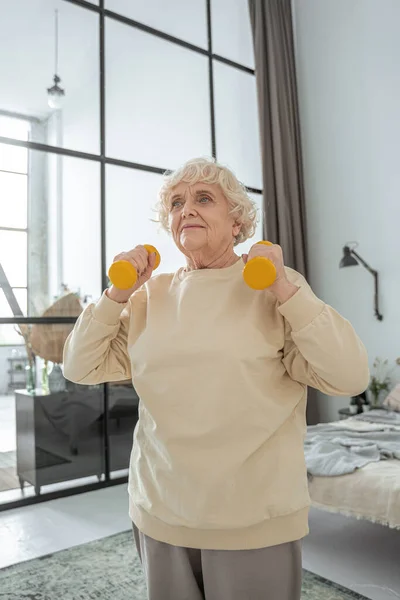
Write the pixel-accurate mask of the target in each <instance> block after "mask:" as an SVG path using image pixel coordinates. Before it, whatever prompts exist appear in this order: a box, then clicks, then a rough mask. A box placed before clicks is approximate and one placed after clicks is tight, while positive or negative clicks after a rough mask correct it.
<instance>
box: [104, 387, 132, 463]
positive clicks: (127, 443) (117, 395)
mask: <svg viewBox="0 0 400 600" xmlns="http://www.w3.org/2000/svg"><path fill="white" fill-rule="evenodd" d="M108 406H109V425H108V432H109V444H110V471H122V470H124V469H128V468H129V458H130V454H131V451H132V440H133V431H134V429H135V426H136V423H137V421H138V418H139V414H138V410H139V397H138V395H137V394H136V392H135V390H134V389H133V387H132V382H131V381H126V382H122V383H118V384H117V383H113V384H108Z"/></svg>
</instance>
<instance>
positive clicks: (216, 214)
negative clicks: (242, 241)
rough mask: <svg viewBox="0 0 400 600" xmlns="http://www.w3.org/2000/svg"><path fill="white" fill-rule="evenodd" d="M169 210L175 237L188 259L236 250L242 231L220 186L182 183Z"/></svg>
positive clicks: (173, 194)
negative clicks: (189, 257) (201, 254)
mask: <svg viewBox="0 0 400 600" xmlns="http://www.w3.org/2000/svg"><path fill="white" fill-rule="evenodd" d="M169 210H170V214H169V224H170V228H171V233H172V236H173V238H174V241H175V244H176V245H177V246H178V248H179V249H180V250H181V252H183V254H185V255H186V256H191V255H192V254H194V253H195V254H199V253H204V254H205V255H206V256H209V257H212V256H214V255H218V253H221V254H222V253H223V252H226V250H227V248H228V247H229V246H230V247H231V248H232V247H233V243H234V241H235V237H236V236H237V235H238V233H239V231H240V225H238V224H237V223H236V222H235V220H234V217H233V216H232V215H230V214H229V205H228V201H227V199H226V198H225V196H224V195H223V193H222V190H221V188H220V187H219V185H217V184H207V183H202V182H198V183H194V184H192V185H190V184H188V183H184V182H181V183H179V184H178V185H177V186H176V187H175V188H174V189H173V190H172V193H171V196H170V198H169Z"/></svg>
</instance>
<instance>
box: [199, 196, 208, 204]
mask: <svg viewBox="0 0 400 600" xmlns="http://www.w3.org/2000/svg"><path fill="white" fill-rule="evenodd" d="M199 201H200V202H201V203H202V204H206V203H207V202H210V198H209V197H208V196H200V198H199Z"/></svg>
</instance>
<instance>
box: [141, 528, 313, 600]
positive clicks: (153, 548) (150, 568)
mask: <svg viewBox="0 0 400 600" xmlns="http://www.w3.org/2000/svg"><path fill="white" fill-rule="evenodd" d="M133 533H134V537H135V542H136V548H137V550H138V553H139V556H140V560H141V561H142V565H143V570H144V573H145V576H146V582H147V590H148V598H149V600H300V596H301V580H302V564H301V540H299V541H297V542H289V543H287V544H281V545H279V546H271V547H269V548H262V549H260V550H197V549H192V548H181V547H179V546H171V545H169V544H165V543H164V542H158V541H156V540H153V539H152V538H149V537H147V536H146V535H144V534H143V533H142V532H140V531H138V529H137V527H136V526H135V525H134V526H133Z"/></svg>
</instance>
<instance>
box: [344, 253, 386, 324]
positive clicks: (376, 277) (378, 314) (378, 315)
mask: <svg viewBox="0 0 400 600" xmlns="http://www.w3.org/2000/svg"><path fill="white" fill-rule="evenodd" d="M349 250H350V253H351V254H352V255H353V256H355V257H356V259H357V260H358V262H359V263H360V264H362V266H363V267H365V268H366V269H367V271H369V273H371V275H372V276H373V277H374V282H375V295H374V303H375V316H376V318H377V319H378V321H382V319H383V315H382V313H381V312H380V311H379V274H378V271H376V270H375V269H373V268H372V267H370V266H369V264H368V263H367V262H365V260H364V259H363V258H361V256H360V255H359V254H357V252H356V251H355V250H352V249H351V248H350V249H349Z"/></svg>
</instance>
